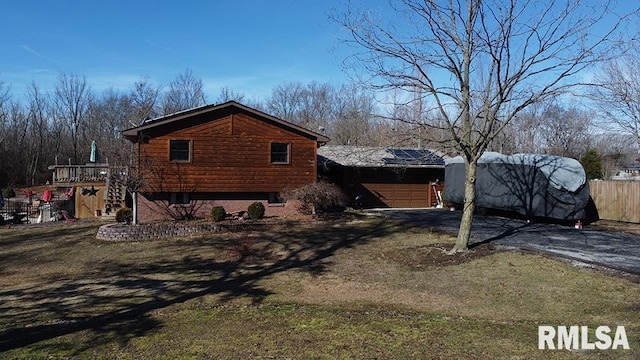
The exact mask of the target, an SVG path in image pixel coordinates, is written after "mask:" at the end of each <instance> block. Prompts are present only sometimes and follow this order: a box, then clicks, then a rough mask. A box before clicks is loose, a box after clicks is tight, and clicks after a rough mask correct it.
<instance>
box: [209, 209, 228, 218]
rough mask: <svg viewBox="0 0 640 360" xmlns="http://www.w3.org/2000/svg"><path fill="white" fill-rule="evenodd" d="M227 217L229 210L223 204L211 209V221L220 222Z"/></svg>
mask: <svg viewBox="0 0 640 360" xmlns="http://www.w3.org/2000/svg"><path fill="white" fill-rule="evenodd" d="M226 217H227V211H226V210H225V209H224V207H222V206H214V207H213V208H212V209H211V221H213V222H220V221H222V220H224V219H225V218H226Z"/></svg>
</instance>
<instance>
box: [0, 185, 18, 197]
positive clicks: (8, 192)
mask: <svg viewBox="0 0 640 360" xmlns="http://www.w3.org/2000/svg"><path fill="white" fill-rule="evenodd" d="M2 195H3V196H4V197H5V198H13V197H16V192H15V190H13V188H12V187H6V188H4V189H3V190H2Z"/></svg>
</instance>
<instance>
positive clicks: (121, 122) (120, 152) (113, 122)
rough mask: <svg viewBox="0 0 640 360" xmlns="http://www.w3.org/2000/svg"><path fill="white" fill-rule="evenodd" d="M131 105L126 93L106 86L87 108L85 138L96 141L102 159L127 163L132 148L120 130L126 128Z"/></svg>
mask: <svg viewBox="0 0 640 360" xmlns="http://www.w3.org/2000/svg"><path fill="white" fill-rule="evenodd" d="M134 111H135V110H134V108H133V106H132V103H131V98H130V97H129V96H128V95H127V94H123V93H120V92H118V91H116V90H114V89H108V90H106V91H105V92H103V93H102V95H101V96H100V97H99V98H97V99H96V101H95V103H94V105H93V106H92V108H91V116H90V118H91V120H90V122H89V125H88V132H89V134H90V135H89V137H90V138H91V139H95V140H96V142H97V143H98V149H99V151H100V158H101V161H102V162H109V163H111V164H114V165H128V164H129V163H130V160H131V159H130V157H131V153H132V149H133V145H132V144H131V142H130V141H126V140H124V138H122V136H121V134H120V132H121V131H122V130H125V129H127V128H129V127H130V126H131V125H130V124H129V120H128V119H130V118H131V117H132V113H133V112H134Z"/></svg>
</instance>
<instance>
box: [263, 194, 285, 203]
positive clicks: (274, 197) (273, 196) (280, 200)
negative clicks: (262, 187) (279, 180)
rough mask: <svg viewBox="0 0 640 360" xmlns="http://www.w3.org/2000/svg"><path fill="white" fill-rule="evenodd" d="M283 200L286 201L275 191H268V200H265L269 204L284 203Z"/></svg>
mask: <svg viewBox="0 0 640 360" xmlns="http://www.w3.org/2000/svg"><path fill="white" fill-rule="evenodd" d="M285 202H286V201H285V200H284V198H283V197H282V195H281V194H280V193H277V192H271V193H269V200H268V202H267V203H268V204H269V205H284V203H285Z"/></svg>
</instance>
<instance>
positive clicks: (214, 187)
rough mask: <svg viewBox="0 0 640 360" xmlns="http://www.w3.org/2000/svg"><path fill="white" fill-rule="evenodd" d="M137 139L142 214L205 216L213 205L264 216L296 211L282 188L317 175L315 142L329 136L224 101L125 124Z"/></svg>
mask: <svg viewBox="0 0 640 360" xmlns="http://www.w3.org/2000/svg"><path fill="white" fill-rule="evenodd" d="M122 134H123V136H124V137H125V138H126V139H128V140H130V141H132V142H133V143H134V144H135V163H136V170H137V172H138V175H137V176H138V177H139V178H141V179H142V180H143V181H142V183H143V184H144V186H143V188H142V189H141V191H140V192H139V195H140V196H137V204H136V205H137V206H136V207H137V212H138V220H139V221H150V220H157V219H167V218H176V217H178V218H180V217H181V218H190V217H203V216H207V215H208V214H209V212H210V210H211V208H212V207H213V206H216V205H221V206H224V207H225V209H226V210H227V212H235V211H241V210H246V209H247V207H248V205H249V204H251V203H252V202H255V201H260V202H263V203H264V204H265V209H266V212H265V214H266V215H286V214H292V213H295V212H296V211H297V207H296V205H295V204H294V203H291V202H287V203H284V202H283V201H282V200H281V198H280V193H281V192H282V191H284V190H286V189H288V188H295V187H299V186H302V185H305V184H308V183H312V182H315V181H316V180H317V176H318V171H317V168H318V167H317V149H318V147H319V146H321V145H323V144H325V143H326V142H327V141H329V139H328V138H327V137H326V136H324V135H322V134H318V133H315V132H312V131H310V130H307V129H305V128H303V127H300V126H298V125H295V124H292V123H289V122H286V121H284V120H282V119H278V118H276V117H273V116H271V115H268V114H265V113H263V112H261V111H258V110H256V109H253V108H250V107H248V106H245V105H242V104H240V103H237V102H234V101H229V102H226V103H223V104H219V105H206V106H202V107H199V108H194V109H190V110H185V111H182V112H178V113H175V114H171V115H166V116H163V117H160V118H157V119H153V120H149V121H146V122H145V123H143V124H142V125H140V126H138V127H135V128H131V129H128V130H125V131H123V132H122Z"/></svg>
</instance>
